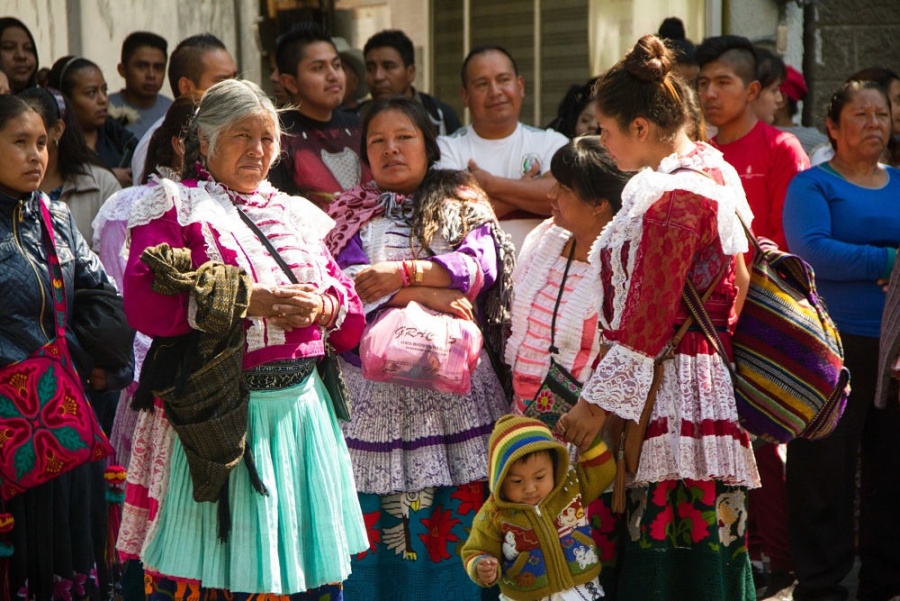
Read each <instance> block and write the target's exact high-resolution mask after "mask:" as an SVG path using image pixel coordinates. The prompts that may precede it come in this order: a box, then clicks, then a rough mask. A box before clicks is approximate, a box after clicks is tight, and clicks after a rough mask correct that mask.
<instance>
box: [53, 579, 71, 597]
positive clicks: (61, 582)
mask: <svg viewBox="0 0 900 601" xmlns="http://www.w3.org/2000/svg"><path fill="white" fill-rule="evenodd" d="M53 598H54V599H62V600H63V601H72V581H71V580H69V579H67V578H61V577H60V576H57V575H56V574H54V575H53Z"/></svg>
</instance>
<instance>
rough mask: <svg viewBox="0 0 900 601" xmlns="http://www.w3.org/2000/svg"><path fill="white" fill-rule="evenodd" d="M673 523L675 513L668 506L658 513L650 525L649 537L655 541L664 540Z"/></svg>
mask: <svg viewBox="0 0 900 601" xmlns="http://www.w3.org/2000/svg"><path fill="white" fill-rule="evenodd" d="M674 521H675V512H674V511H673V510H672V506H671V505H669V506H668V507H666V508H665V509H663V510H662V511H661V512H659V513H658V514H657V515H656V517H655V518H654V519H653V521H652V522H651V523H650V536H651V537H652V538H654V539H656V540H665V539H666V534H667V533H668V531H669V525H670V524H672V522H674Z"/></svg>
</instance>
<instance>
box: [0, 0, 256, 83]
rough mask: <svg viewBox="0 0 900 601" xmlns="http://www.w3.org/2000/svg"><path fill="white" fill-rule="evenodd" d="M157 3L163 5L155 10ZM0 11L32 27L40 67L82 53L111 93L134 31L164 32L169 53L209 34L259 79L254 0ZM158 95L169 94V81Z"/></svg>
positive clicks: (11, 5) (25, 5)
mask: <svg viewBox="0 0 900 601" xmlns="http://www.w3.org/2000/svg"><path fill="white" fill-rule="evenodd" d="M161 5H164V6H166V9H165V10H160V6H161ZM0 12H2V14H9V15H15V16H16V17H18V18H19V19H21V20H22V21H23V22H24V23H25V24H26V25H28V27H29V29H31V32H32V34H33V35H34V36H35V41H36V43H37V46H38V57H39V59H40V66H42V67H44V66H46V67H50V66H51V65H52V64H53V61H54V60H55V59H57V58H59V57H61V56H65V55H66V54H78V55H80V56H84V57H85V58H88V59H90V60H92V61H94V62H95V63H97V64H98V65H99V66H100V68H101V69H102V70H103V75H104V77H105V78H106V83H107V85H108V86H109V90H110V92H115V91H118V90H119V89H120V88H121V87H122V86H123V85H124V82H123V81H122V78H121V77H119V74H118V73H117V72H116V65H118V63H119V52H120V49H121V45H122V40H123V39H124V38H125V36H127V35H128V34H129V33H131V32H132V31H136V30H146V31H152V32H154V33H157V34H159V35H161V36H163V37H164V38H166V40H167V41H168V42H169V50H170V52H171V50H172V49H174V47H175V45H176V44H177V43H178V42H179V41H180V40H181V39H183V38H185V37H187V36H189V35H192V34H195V33H202V32H206V31H208V32H211V33H213V34H215V35H217V36H218V37H219V38H221V39H222V41H223V42H225V45H226V46H228V49H229V51H230V52H231V53H232V55H233V56H234V59H235V61H236V62H237V63H238V67H239V68H240V69H241V73H242V75H243V77H245V78H247V79H251V80H253V81H256V82H257V83H258V82H259V78H260V63H259V52H258V51H257V48H256V42H255V29H254V24H255V22H256V21H255V19H256V15H257V14H258V13H259V5H258V0H191V1H190V2H183V1H181V2H178V1H175V2H171V1H168V0H163V1H162V2H156V3H150V2H145V1H142V0H68V1H67V2H62V1H61V0H3V3H2V9H0ZM238 32H240V34H238ZM163 93H164V94H166V95H167V96H168V95H171V90H170V89H169V85H168V82H166V84H165V85H164V86H163Z"/></svg>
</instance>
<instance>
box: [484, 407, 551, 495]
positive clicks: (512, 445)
mask: <svg viewBox="0 0 900 601" xmlns="http://www.w3.org/2000/svg"><path fill="white" fill-rule="evenodd" d="M542 450H549V451H552V452H554V453H555V455H556V479H557V481H558V480H559V478H560V476H561V475H562V474H565V473H566V470H567V469H568V466H569V453H568V451H567V450H566V447H564V446H563V445H561V444H560V443H559V442H557V441H556V439H555V438H553V434H552V433H551V432H550V429H549V428H548V427H547V426H546V425H544V423H543V422H542V421H540V420H536V419H532V418H530V417H522V416H519V415H504V416H503V417H501V418H500V419H499V420H497V423H496V424H495V425H494V431H493V432H492V433H491V439H490V442H489V451H488V461H489V463H490V465H489V474H490V476H489V477H490V481H489V485H490V488H491V493H492V494H494V495H498V494H499V493H500V486H501V484H502V482H503V478H505V477H506V471H507V469H508V468H509V466H510V465H512V464H513V463H514V462H515V461H516V460H517V459H518V458H520V457H522V456H523V455H527V454H528V453H533V452H534V451H542Z"/></svg>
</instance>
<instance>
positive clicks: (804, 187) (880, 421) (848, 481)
mask: <svg viewBox="0 0 900 601" xmlns="http://www.w3.org/2000/svg"><path fill="white" fill-rule="evenodd" d="M827 126H828V134H829V138H830V139H831V144H832V146H833V147H834V150H835V156H834V158H833V159H831V161H829V162H827V163H823V164H821V165H819V166H817V167H814V168H812V169H810V170H808V171H804V172H802V173H800V174H798V175H797V176H796V177H795V178H794V180H793V181H792V182H791V185H790V187H789V188H788V193H787V198H786V200H785V206H784V232H785V235H786V237H787V241H788V244H789V246H790V250H791V252H793V253H796V254H798V255H800V256H801V257H803V258H804V259H806V261H808V262H809V263H810V265H812V267H813V269H815V272H816V284H817V288H818V291H819V293H820V294H821V296H822V297H823V298H824V300H825V302H826V304H827V306H828V310H829V313H830V315H831V317H832V318H833V319H834V321H835V323H836V324H837V327H838V329H839V330H840V333H841V338H842V341H843V345H844V353H845V362H846V365H847V367H848V368H849V369H850V372H851V377H852V387H853V389H852V392H851V394H850V398H849V401H848V403H847V409H846V412H845V413H844V416H843V418H842V420H841V423H840V424H839V426H838V428H837V430H836V431H835V432H834V434H832V435H831V436H830V437H828V438H826V439H824V440H819V441H815V442H813V441H807V440H796V441H794V442H791V443H790V444H789V445H788V463H787V486H788V507H789V532H790V538H791V551H792V557H793V560H794V565H795V569H796V574H797V578H798V581H799V582H798V585H797V587H796V589H795V591H794V599H796V600H798V601H806V600H815V601H819V600H828V599H836V600H837V599H846V598H847V591H846V589H844V588H843V587H842V586H841V585H840V582H841V581H842V580H843V579H844V577H845V576H846V575H847V574H848V573H849V571H850V569H851V567H852V565H853V561H854V554H855V553H854V527H853V526H854V516H853V504H854V498H855V492H856V469H857V464H858V460H859V457H860V454H861V457H862V487H861V490H860V517H859V533H858V534H859V549H858V552H859V556H860V560H861V563H862V567H861V569H860V572H859V595H858V598H859V599H860V600H869V599H872V600H879V601H880V600H887V599H891V598H894V596H896V595H900V555H898V554H897V553H896V548H897V545H898V544H900V520H897V517H896V509H897V499H898V498H900V405H898V404H897V403H889V404H888V406H887V407H876V406H875V405H874V403H873V399H874V392H875V382H876V377H877V373H876V372H877V368H878V366H877V359H878V337H879V335H880V330H881V315H882V311H883V309H884V300H885V294H884V289H883V284H884V283H885V282H886V280H887V278H888V277H890V274H891V270H892V268H893V266H894V261H895V259H896V256H897V247H898V245H900V170H898V169H894V168H892V167H888V166H886V165H883V164H880V163H879V162H878V159H879V157H880V156H881V154H882V152H883V151H884V148H885V145H886V144H887V142H888V139H889V136H890V132H891V109H890V101H889V100H888V97H887V93H886V92H885V91H884V89H883V88H881V87H880V86H878V85H877V84H875V83H874V82H858V81H852V82H849V83H846V84H844V85H843V86H842V87H841V88H840V89H839V90H838V91H837V92H836V93H835V94H834V96H832V99H831V106H830V108H829V111H828V118H827Z"/></svg>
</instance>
